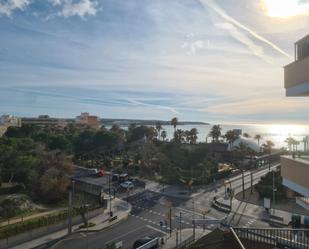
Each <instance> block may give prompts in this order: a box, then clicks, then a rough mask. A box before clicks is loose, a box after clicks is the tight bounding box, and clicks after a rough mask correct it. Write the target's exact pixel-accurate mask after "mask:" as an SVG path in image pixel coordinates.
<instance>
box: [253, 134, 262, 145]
mask: <svg viewBox="0 0 309 249" xmlns="http://www.w3.org/2000/svg"><path fill="white" fill-rule="evenodd" d="M254 139H255V140H257V142H258V146H259V147H260V141H261V139H262V136H261V135H260V134H256V135H255V137H254Z"/></svg>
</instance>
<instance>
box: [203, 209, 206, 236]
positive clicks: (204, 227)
mask: <svg viewBox="0 0 309 249" xmlns="http://www.w3.org/2000/svg"><path fill="white" fill-rule="evenodd" d="M205 213H206V212H205V211H203V220H205ZM205 229H206V226H205V224H203V232H205Z"/></svg>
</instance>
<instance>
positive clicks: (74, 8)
mask: <svg viewBox="0 0 309 249" xmlns="http://www.w3.org/2000/svg"><path fill="white" fill-rule="evenodd" d="M52 3H53V4H54V5H62V10H61V11H60V12H59V13H58V14H59V15H60V16H63V17H71V16H79V17H82V18H83V17H85V16H87V15H89V16H94V15H96V13H97V9H96V7H97V5H98V3H97V2H96V1H92V0H81V1H79V2H77V3H75V2H73V1H72V0H52Z"/></svg>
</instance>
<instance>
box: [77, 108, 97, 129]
mask: <svg viewBox="0 0 309 249" xmlns="http://www.w3.org/2000/svg"><path fill="white" fill-rule="evenodd" d="M75 123H76V124H79V125H83V126H89V127H91V128H95V129H97V128H100V120H99V118H98V117H97V116H92V115H90V114H89V112H82V113H81V114H80V115H79V116H77V117H76V119H75Z"/></svg>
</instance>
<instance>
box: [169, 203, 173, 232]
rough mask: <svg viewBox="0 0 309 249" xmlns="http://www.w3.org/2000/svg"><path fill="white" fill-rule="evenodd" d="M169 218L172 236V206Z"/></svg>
mask: <svg viewBox="0 0 309 249" xmlns="http://www.w3.org/2000/svg"><path fill="white" fill-rule="evenodd" d="M169 218H170V236H172V231H173V229H172V207H170V211H169Z"/></svg>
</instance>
